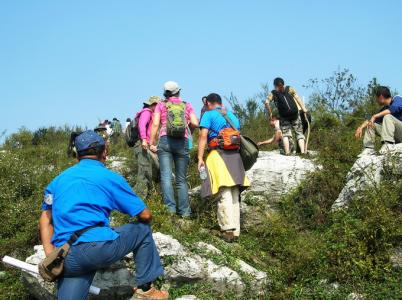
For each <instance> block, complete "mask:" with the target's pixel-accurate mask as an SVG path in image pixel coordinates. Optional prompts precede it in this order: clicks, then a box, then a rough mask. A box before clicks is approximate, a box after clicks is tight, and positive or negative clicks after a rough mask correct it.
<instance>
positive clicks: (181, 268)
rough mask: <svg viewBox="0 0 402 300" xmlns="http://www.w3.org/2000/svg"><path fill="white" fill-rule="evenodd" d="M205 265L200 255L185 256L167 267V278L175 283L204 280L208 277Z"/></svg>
mask: <svg viewBox="0 0 402 300" xmlns="http://www.w3.org/2000/svg"><path fill="white" fill-rule="evenodd" d="M204 264H205V261H204V260H203V259H202V258H201V257H200V256H198V255H193V256H183V257H180V258H179V259H177V260H176V261H175V262H174V263H173V264H172V265H170V266H167V267H166V269H165V272H166V276H167V278H168V279H169V280H171V281H175V282H191V281H198V280H203V279H205V278H206V277H207V274H206V272H205V268H204Z"/></svg>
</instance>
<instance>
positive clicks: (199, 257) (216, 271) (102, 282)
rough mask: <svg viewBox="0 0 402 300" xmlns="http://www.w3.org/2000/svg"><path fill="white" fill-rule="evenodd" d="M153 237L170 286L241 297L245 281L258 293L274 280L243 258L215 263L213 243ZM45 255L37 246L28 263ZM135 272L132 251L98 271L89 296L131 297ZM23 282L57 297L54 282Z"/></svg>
mask: <svg viewBox="0 0 402 300" xmlns="http://www.w3.org/2000/svg"><path fill="white" fill-rule="evenodd" d="M153 237H154V240H155V244H156V247H157V248H158V251H159V253H160V256H161V258H162V261H163V263H164V266H165V273H166V279H167V281H168V282H169V283H170V285H176V284H183V283H191V282H208V283H209V284H210V285H211V287H212V288H213V289H215V290H216V291H218V292H219V293H224V292H225V291H230V292H236V294H238V295H239V297H241V295H242V294H243V293H244V291H245V288H246V283H245V282H246V280H248V281H249V282H250V283H251V285H252V286H253V292H255V293H256V294H259V293H262V292H263V291H264V290H265V289H266V288H267V286H268V285H269V284H270V282H271V281H270V280H269V279H268V276H267V274H266V273H265V272H262V271H259V270H257V269H255V268H254V267H252V266H250V265H249V264H247V263H246V262H244V261H242V260H239V259H238V260H237V263H236V264H235V265H234V266H227V265H222V264H221V263H216V262H214V260H213V258H212V257H213V256H220V255H222V251H221V250H219V249H218V248H216V247H215V246H213V245H211V244H207V243H205V242H197V243H195V244H194V245H192V246H191V247H185V246H183V245H182V244H181V243H180V242H179V241H178V240H176V239H174V238H173V237H171V236H169V235H165V234H162V233H159V232H157V233H154V234H153ZM44 257H45V254H44V251H43V247H42V246H35V247H34V254H33V255H31V256H30V257H28V258H27V259H26V262H28V263H30V264H35V265H37V264H38V263H39V262H40V261H42V260H43V259H44ZM235 269H236V270H237V271H236V270H235ZM134 273H135V266H134V263H133V256H132V254H128V255H127V256H126V257H125V258H124V259H122V260H121V261H119V262H117V263H115V264H113V265H111V266H110V267H108V268H107V269H103V270H99V271H98V272H97V273H96V276H95V278H94V281H93V283H92V284H93V285H94V286H96V287H99V288H100V289H101V293H100V295H98V296H94V295H90V299H129V298H130V297H131V295H132V287H133V286H135V279H134V278H135V276H134ZM242 276H244V278H243V277H242ZM23 281H24V283H25V284H26V285H27V288H28V290H29V291H30V293H31V295H32V296H33V297H34V298H36V299H44V300H53V299H55V296H54V295H55V285H54V284H53V283H47V282H44V281H43V280H42V279H41V278H37V277H35V276H33V275H31V274H28V273H25V274H24V275H23Z"/></svg>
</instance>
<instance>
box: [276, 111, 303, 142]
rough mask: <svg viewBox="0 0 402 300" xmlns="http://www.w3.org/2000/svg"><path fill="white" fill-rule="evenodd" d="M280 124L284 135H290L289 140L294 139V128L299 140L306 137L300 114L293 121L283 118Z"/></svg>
mask: <svg viewBox="0 0 402 300" xmlns="http://www.w3.org/2000/svg"><path fill="white" fill-rule="evenodd" d="M279 124H280V126H281V130H282V135H283V137H288V138H289V140H290V139H292V138H293V134H292V130H294V131H295V134H296V140H297V141H298V140H301V139H305V137H304V134H303V124H302V121H301V119H300V116H297V119H295V120H292V121H289V120H285V119H281V120H280V121H279Z"/></svg>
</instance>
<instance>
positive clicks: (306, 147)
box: [304, 113, 310, 153]
mask: <svg viewBox="0 0 402 300" xmlns="http://www.w3.org/2000/svg"><path fill="white" fill-rule="evenodd" d="M304 117H305V118H306V121H307V138H306V146H305V149H304V151H305V153H307V150H308V142H309V140H310V121H309V120H308V117H307V113H304Z"/></svg>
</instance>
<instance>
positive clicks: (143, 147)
mask: <svg viewBox="0 0 402 300" xmlns="http://www.w3.org/2000/svg"><path fill="white" fill-rule="evenodd" d="M141 147H142V149H143V150H148V141H147V140H146V139H144V140H142V144H141Z"/></svg>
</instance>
